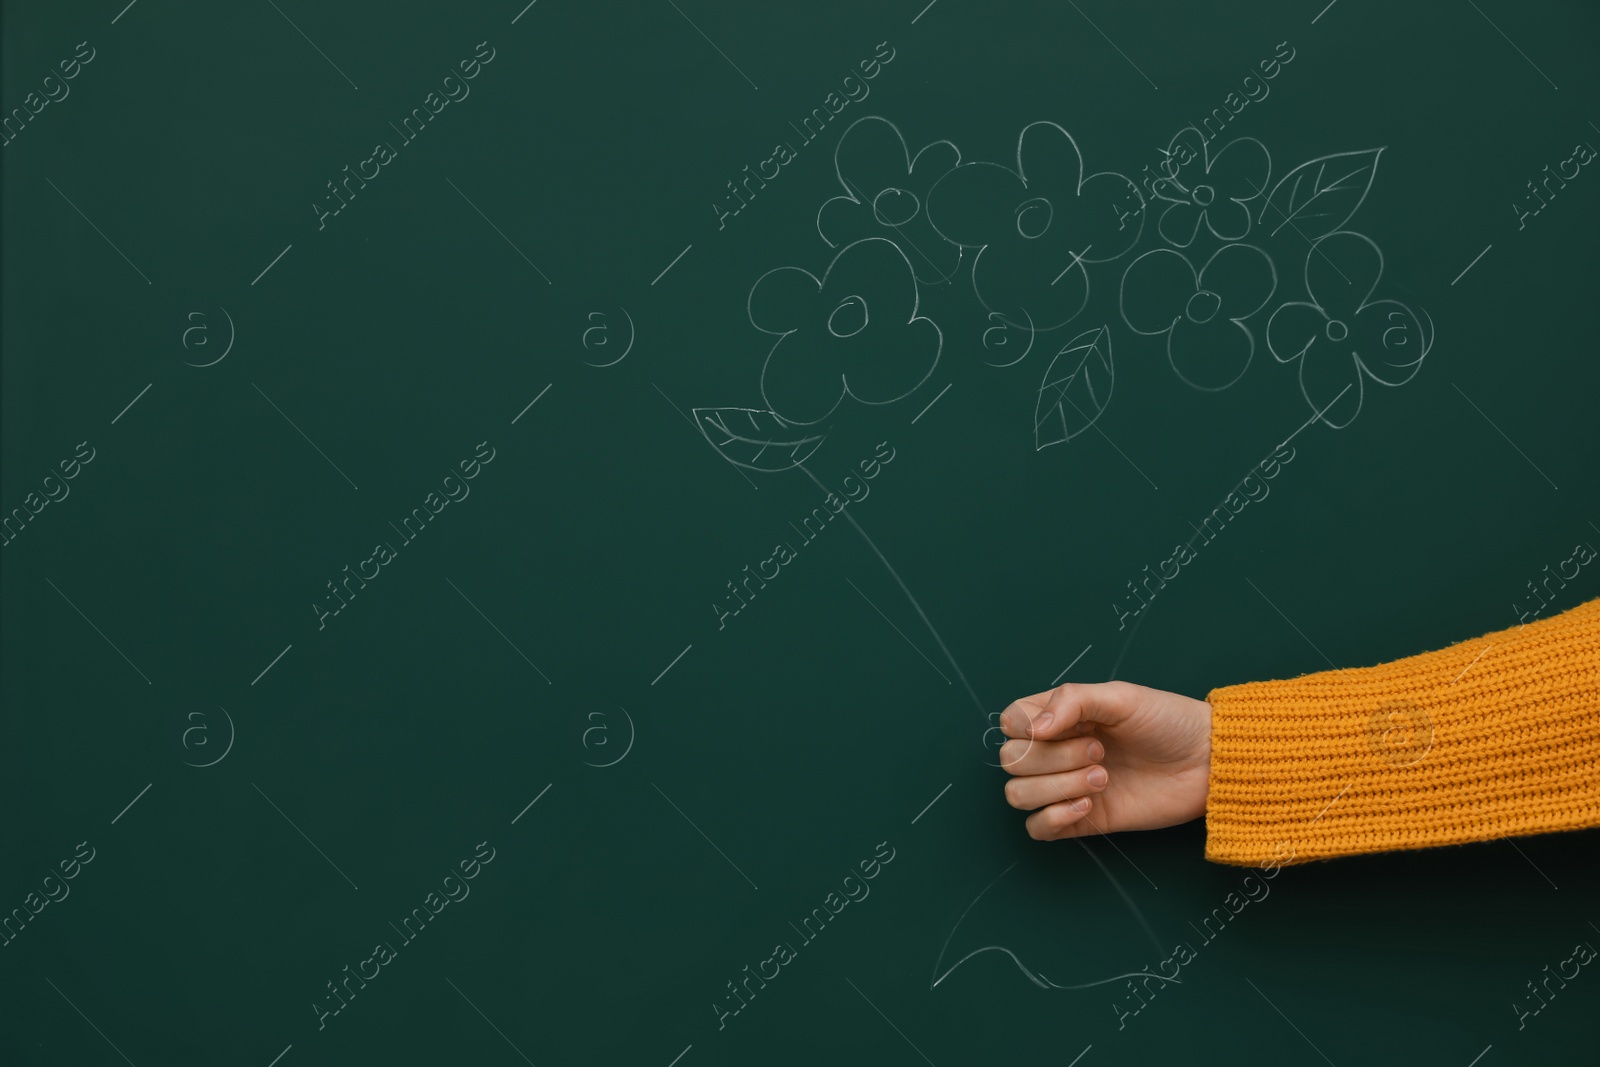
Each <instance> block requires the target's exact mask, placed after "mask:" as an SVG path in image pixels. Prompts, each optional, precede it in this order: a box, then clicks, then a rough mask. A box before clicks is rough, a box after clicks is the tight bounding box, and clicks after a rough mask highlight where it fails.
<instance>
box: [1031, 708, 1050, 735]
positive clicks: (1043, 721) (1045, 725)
mask: <svg viewBox="0 0 1600 1067" xmlns="http://www.w3.org/2000/svg"><path fill="white" fill-rule="evenodd" d="M1053 721H1055V715H1054V714H1052V713H1051V712H1048V711H1041V712H1040V713H1039V717H1038V718H1036V719H1034V720H1033V724H1032V726H1031V727H1030V728H1029V730H1028V733H1029V736H1031V737H1038V736H1039V735H1040V734H1042V733H1044V732H1045V731H1046V730H1048V729H1050V724H1051V723H1052V722H1053Z"/></svg>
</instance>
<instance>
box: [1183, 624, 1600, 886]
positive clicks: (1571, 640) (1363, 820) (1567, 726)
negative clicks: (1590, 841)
mask: <svg viewBox="0 0 1600 1067" xmlns="http://www.w3.org/2000/svg"><path fill="white" fill-rule="evenodd" d="M1207 699H1208V700H1209V701H1210V703H1211V709H1212V714H1211V782H1210V793H1209V795H1208V797H1207V800H1206V858H1207V859H1209V860H1212V861H1215V862H1218V863H1233V864H1239V865H1243V866H1256V867H1260V866H1269V865H1270V866H1281V865H1283V864H1285V863H1303V862H1306V861H1307V860H1315V859H1327V858H1329V857H1333V856H1346V855H1352V854H1355V853H1361V852H1380V851H1387V850H1391V849H1408V848H1428V847H1431V846H1435V845H1450V844H1461V843H1464V842H1468V841H1483V840H1489V839H1492V838H1498V837H1510V836H1514V835H1517V834H1533V833H1543V832H1547V831H1551V830H1575V829H1579V828H1582V827H1587V826H1596V825H1600V599H1596V600H1591V601H1589V602H1588V603H1586V604H1581V605H1579V606H1578V607H1575V608H1572V609H1571V610H1570V611H1566V612H1564V613H1562V614H1560V615H1557V616H1554V617H1552V618H1549V619H1542V620H1539V621H1537V622H1532V623H1528V624H1527V625H1525V626H1521V627H1513V628H1511V629H1507V630H1501V631H1499V632H1497V633H1490V634H1485V635H1484V636H1483V637H1479V638H1476V639H1474V640H1471V641H1463V642H1461V643H1459V644H1455V645H1451V646H1449V647H1448V648H1442V649H1439V650H1437V651H1434V652H1425V653H1423V654H1421V655H1418V656H1410V657H1408V658H1406V659H1400V660H1395V661H1394V662H1393V663H1384V664H1380V665H1378V666H1376V667H1357V668H1352V669H1347V670H1334V671H1321V672H1318V673H1316V674H1307V675H1303V676H1301V677H1299V678H1294V679H1290V680H1287V681H1276V682H1250V683H1247V684H1245V685H1230V686H1226V687H1224V688H1221V689H1214V690H1212V692H1211V693H1210V695H1209V697H1208V698H1207ZM1285 857H1289V858H1288V859H1285Z"/></svg>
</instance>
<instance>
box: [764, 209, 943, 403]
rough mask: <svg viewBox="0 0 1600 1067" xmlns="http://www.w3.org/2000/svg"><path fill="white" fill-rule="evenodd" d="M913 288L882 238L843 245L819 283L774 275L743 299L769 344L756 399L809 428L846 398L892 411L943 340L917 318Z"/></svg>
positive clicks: (791, 271)
mask: <svg viewBox="0 0 1600 1067" xmlns="http://www.w3.org/2000/svg"><path fill="white" fill-rule="evenodd" d="M917 303H918V301H917V281H916V277H915V275H914V274H913V272H912V269H911V263H910V261H909V260H908V259H907V258H906V254H905V253H904V252H902V251H901V250H900V246H899V245H897V244H895V243H894V242H893V241H889V240H886V239H884V238H881V237H868V238H866V239H865V240H861V241H856V242H855V243H854V244H850V245H846V246H845V247H844V248H842V249H840V250H839V253H838V254H837V255H836V256H834V258H833V262H832V263H831V264H830V265H829V266H828V269H827V271H826V272H825V273H824V274H823V276H822V277H821V278H818V277H816V276H815V275H814V274H812V273H811V272H810V271H808V270H804V269H802V268H800V267H779V268H777V269H776V270H770V271H768V272H767V273H765V274H763V275H762V276H761V277H760V278H758V279H757V280H756V284H755V285H754V286H753V287H752V288H751V290H750V300H749V312H750V321H751V323H752V324H754V326H755V327H756V329H758V330H760V331H762V332H763V333H770V334H776V335H777V337H778V340H777V342H776V343H775V344H774V345H773V346H772V351H771V352H770V353H768V355H767V360H766V364H765V365H764V366H763V367H762V370H761V397H762V399H763V400H765V401H766V404H767V407H768V408H769V409H771V411H772V412H773V413H774V414H776V415H777V416H779V417H780V418H782V419H784V420H785V421H787V422H790V423H794V424H798V425H808V424H810V423H814V422H820V421H822V420H823V419H825V418H827V417H828V416H829V415H830V414H832V413H833V411H834V409H835V408H837V407H838V406H839V403H840V401H842V400H843V399H844V398H845V397H847V396H849V397H852V398H854V399H855V400H857V401H860V402H861V403H863V404H892V403H894V402H895V401H896V400H901V399H904V398H905V397H907V396H909V395H910V394H911V393H912V392H914V391H915V390H916V388H917V387H918V386H919V385H921V384H922V383H923V382H925V381H927V380H928V376H929V375H931V374H932V373H933V368H934V366H935V365H936V364H937V363H938V362H939V352H940V350H941V349H942V348H943V346H944V335H943V334H942V333H941V332H940V330H939V327H938V326H936V325H935V324H934V323H933V321H932V320H931V319H927V318H924V317H922V316H921V315H918V314H917Z"/></svg>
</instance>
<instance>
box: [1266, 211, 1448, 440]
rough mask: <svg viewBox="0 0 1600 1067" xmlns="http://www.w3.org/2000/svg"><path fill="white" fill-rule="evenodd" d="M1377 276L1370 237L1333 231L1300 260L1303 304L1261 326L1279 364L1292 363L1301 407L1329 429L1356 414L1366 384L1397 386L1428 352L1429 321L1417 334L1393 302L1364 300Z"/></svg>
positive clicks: (1378, 253)
mask: <svg viewBox="0 0 1600 1067" xmlns="http://www.w3.org/2000/svg"><path fill="white" fill-rule="evenodd" d="M1382 278H1383V252H1382V250H1380V249H1379V248H1378V246H1377V245H1376V244H1374V243H1373V242H1372V240H1371V238H1368V237H1365V236H1363V235H1362V234H1359V233H1354V232H1351V231H1349V230H1335V231H1334V232H1333V233H1330V234H1328V235H1326V236H1325V237H1322V238H1319V239H1318V240H1317V241H1316V243H1315V244H1313V245H1312V246H1311V251H1310V253H1309V254H1308V255H1307V256H1306V271H1305V281H1306V295H1307V296H1309V297H1310V298H1311V299H1310V300H1294V301H1290V302H1288V303H1285V304H1281V305H1279V307H1278V309H1277V310H1276V311H1274V312H1273V313H1272V318H1271V319H1270V320H1269V321H1268V322H1267V347H1268V348H1269V349H1271V351H1272V354H1273V356H1274V357H1275V358H1276V359H1277V360H1278V361H1279V362H1280V363H1292V362H1294V361H1295V360H1299V361H1300V391H1301V392H1302V393H1303V394H1304V395H1305V398H1306V403H1308V404H1310V405H1311V410H1312V411H1314V412H1316V413H1317V414H1318V417H1319V418H1320V419H1321V420H1322V422H1323V423H1325V424H1326V425H1328V426H1330V427H1332V428H1333V429H1336V430H1337V429H1341V428H1343V427H1345V426H1348V425H1350V423H1351V422H1353V421H1355V417H1356V416H1357V415H1358V414H1360V413H1361V401H1362V394H1363V393H1364V392H1365V389H1366V384H1365V383H1366V382H1367V381H1368V380H1370V381H1374V382H1377V383H1379V384H1380V385H1389V386H1395V385H1404V384H1405V383H1406V382H1408V381H1410V380H1411V379H1412V378H1413V377H1415V376H1416V373H1417V372H1418V371H1419V370H1421V369H1422V361H1423V360H1424V359H1425V358H1426V357H1427V355H1428V350H1429V349H1430V348H1431V347H1433V338H1434V331H1433V320H1432V319H1431V318H1429V319H1428V323H1427V326H1426V328H1424V326H1423V323H1422V319H1420V318H1418V316H1417V314H1416V313H1415V312H1413V311H1412V310H1411V309H1410V308H1409V307H1407V306H1406V305H1405V304H1402V303H1400V302H1399V301H1398V300H1374V299H1372V294H1373V292H1374V291H1375V290H1376V289H1377V288H1378V282H1379V281H1380V280H1382ZM1423 315H1424V316H1426V315H1427V313H1426V312H1423Z"/></svg>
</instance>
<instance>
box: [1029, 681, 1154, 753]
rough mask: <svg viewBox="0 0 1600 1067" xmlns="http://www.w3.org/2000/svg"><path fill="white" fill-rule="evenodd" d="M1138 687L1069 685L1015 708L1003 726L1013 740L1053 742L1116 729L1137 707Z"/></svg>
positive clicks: (1109, 684)
mask: <svg viewBox="0 0 1600 1067" xmlns="http://www.w3.org/2000/svg"><path fill="white" fill-rule="evenodd" d="M1137 688H1138V687H1136V686H1132V685H1129V684H1128V683H1127V682H1096V683H1090V684H1083V683H1077V682H1068V683H1066V684H1065V685H1059V686H1057V687H1056V688H1054V689H1052V690H1050V691H1048V692H1045V693H1037V694H1035V695H1034V696H1031V697H1024V698H1023V699H1022V700H1019V701H1017V702H1016V703H1015V704H1012V705H1011V707H1009V708H1007V709H1006V712H1005V714H1004V715H1002V716H1001V725H1002V727H1003V728H1004V729H1005V732H1006V733H1007V734H1009V735H1010V736H1012V737H1031V738H1033V739H1035V740H1039V741H1053V740H1057V739H1060V738H1064V737H1076V736H1078V735H1079V734H1083V733H1087V732H1088V731H1089V730H1090V729H1092V728H1093V726H1095V725H1101V726H1116V725H1117V724H1118V723H1121V722H1123V721H1125V720H1126V719H1127V718H1128V717H1129V716H1130V715H1132V714H1133V712H1134V710H1135V708H1136V707H1137V698H1136V696H1135V694H1136V692H1137Z"/></svg>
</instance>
